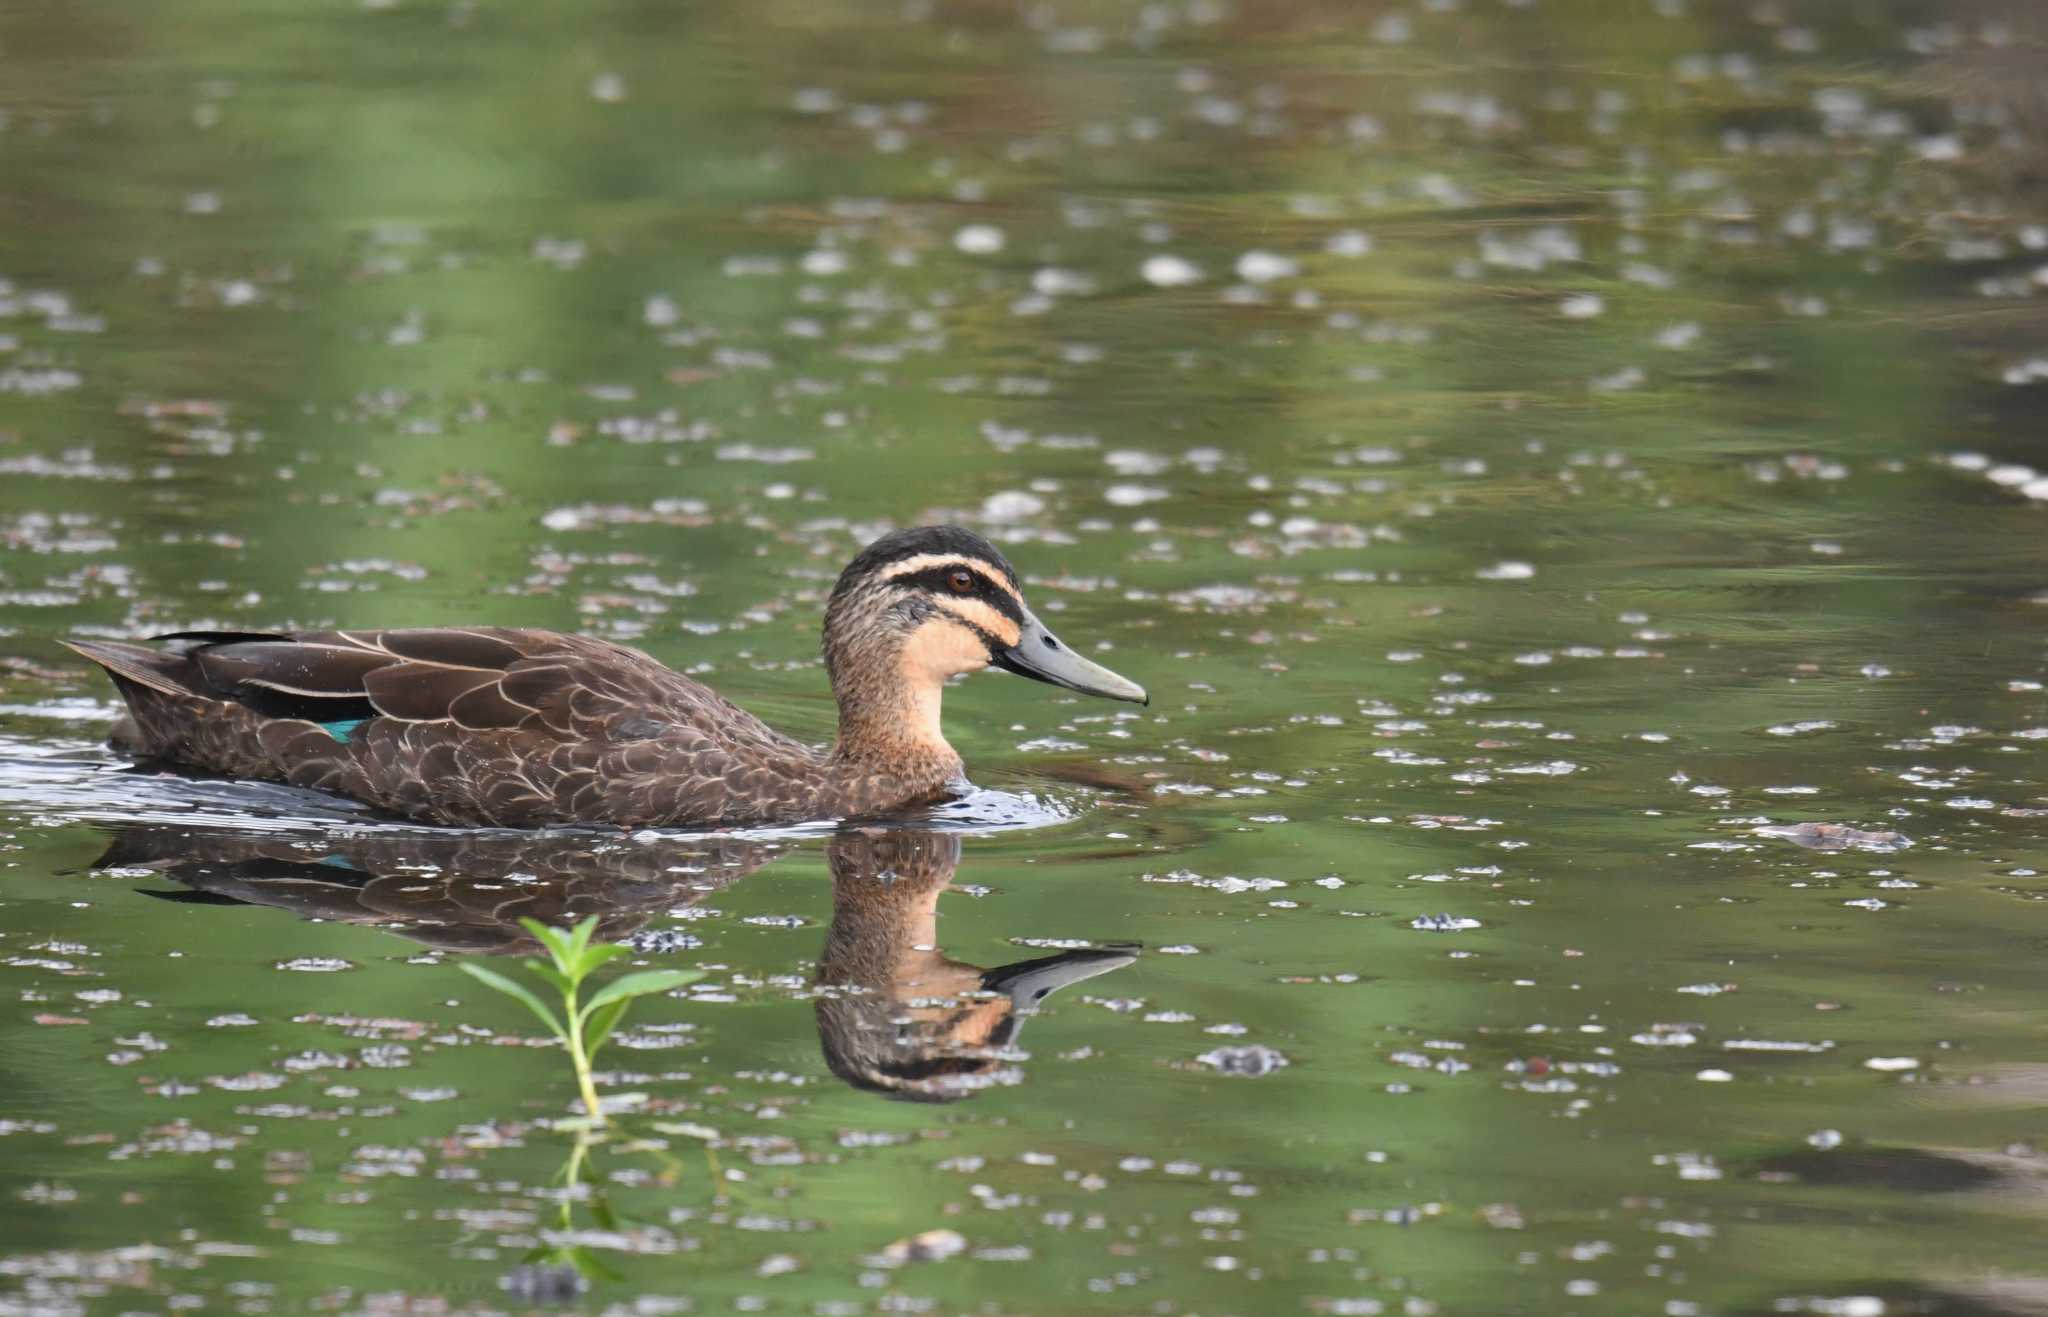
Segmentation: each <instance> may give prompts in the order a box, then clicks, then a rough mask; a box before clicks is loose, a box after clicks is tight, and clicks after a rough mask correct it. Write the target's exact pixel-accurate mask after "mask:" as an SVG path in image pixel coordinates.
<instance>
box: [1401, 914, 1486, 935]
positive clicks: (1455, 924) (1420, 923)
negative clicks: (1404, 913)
mask: <svg viewBox="0 0 2048 1317" xmlns="http://www.w3.org/2000/svg"><path fill="white" fill-rule="evenodd" d="M1408 927H1410V928H1413V929H1417V930H1419V931H1421V932H1424V933H1464V932H1469V931H1470V930H1472V929H1475V928H1478V927H1479V921H1478V920H1476V919H1470V918H1467V917H1466V916H1463V915H1448V914H1443V915H1422V916H1420V917H1418V918H1415V919H1411V920H1409V921H1408Z"/></svg>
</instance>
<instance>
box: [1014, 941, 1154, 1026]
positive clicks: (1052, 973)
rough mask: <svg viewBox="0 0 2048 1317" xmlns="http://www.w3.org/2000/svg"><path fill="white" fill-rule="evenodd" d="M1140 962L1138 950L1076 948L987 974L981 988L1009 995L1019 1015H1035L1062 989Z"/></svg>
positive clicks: (1115, 947)
mask: <svg viewBox="0 0 2048 1317" xmlns="http://www.w3.org/2000/svg"><path fill="white" fill-rule="evenodd" d="M1137 959H1138V949H1137V948H1136V947H1135V946H1130V945H1121V946H1106V947H1076V948H1075V949H1073V950H1071V951H1062V952H1060V953H1059V954H1058V955H1056V956H1041V957H1039V958H1038V959H1036V960H1020V961H1018V962H1017V963H1016V964H1014V965H1004V966H1001V967H1000V968H997V969H992V970H987V971H984V972H983V974H982V976H981V986H982V988H983V990H984V991H987V992H1002V993H1008V994H1009V997H1010V1004H1011V1006H1012V1007H1013V1008H1014V1009H1016V1010H1017V1011H1020V1012H1024V1011H1035V1010H1037V1009H1038V1007H1039V1006H1040V1004H1041V1003H1043V1002H1044V1001H1045V999H1046V998H1047V997H1050V996H1051V995H1052V994H1053V993H1055V992H1058V991H1059V990H1060V989H1061V988H1065V987H1069V986H1071V985H1073V984H1076V983H1081V982H1085V981H1086V980H1088V979H1092V978H1094V977H1096V976H1097V975H1098V974H1107V973H1109V972H1110V971H1112V970H1119V969H1122V968H1123V967H1124V966H1126V965H1129V964H1132V963H1134V962H1135V961H1136V960H1137Z"/></svg>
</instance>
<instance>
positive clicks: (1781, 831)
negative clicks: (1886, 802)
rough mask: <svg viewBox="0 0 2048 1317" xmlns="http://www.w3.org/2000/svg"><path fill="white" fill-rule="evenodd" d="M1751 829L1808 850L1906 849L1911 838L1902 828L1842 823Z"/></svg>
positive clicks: (1785, 825) (1793, 824)
mask: <svg viewBox="0 0 2048 1317" xmlns="http://www.w3.org/2000/svg"><path fill="white" fill-rule="evenodd" d="M1750 832H1752V833H1753V834H1755V835H1756V836H1759V837H1771V838H1775V839H1776V840H1778V841H1789V842H1791V843H1792V844H1793V845H1794V846H1804V847H1805V848H1806V849H1807V850H1810V851H1849V850H1855V851H1875V852H1877V853H1879V854H1887V853H1889V852H1892V851H1902V850H1905V849H1906V848H1907V847H1909V846H1911V845H1912V844H1913V839H1912V838H1910V837H1908V836H1906V835H1905V834H1904V833H1902V832H1882V831H1877V832H1866V831H1864V830H1863V829H1861V828H1852V827H1849V826H1848V825H1847V824H1843V823H1770V824H1766V825H1764V826H1763V827H1759V828H1751V829H1750Z"/></svg>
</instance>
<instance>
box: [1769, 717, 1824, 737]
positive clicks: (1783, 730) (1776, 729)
mask: <svg viewBox="0 0 2048 1317" xmlns="http://www.w3.org/2000/svg"><path fill="white" fill-rule="evenodd" d="M1834 728H1835V724H1834V723H1831V722H1828V721H1827V720H1825V719H1813V720H1811V721H1808V722H1797V723H1779V724H1777V725H1776V726H1773V727H1766V728H1764V730H1765V731H1766V732H1768V733H1770V734H1771V735H1772V736H1804V735H1806V734H1807V733H1809V732H1829V731H1833V730H1834Z"/></svg>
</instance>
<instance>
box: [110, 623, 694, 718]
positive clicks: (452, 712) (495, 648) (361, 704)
mask: <svg viewBox="0 0 2048 1317" xmlns="http://www.w3.org/2000/svg"><path fill="white" fill-rule="evenodd" d="M154 639H155V640H156V641H157V642H158V643H159V644H161V645H163V646H164V648H163V649H161V650H155V651H151V650H144V649H140V648H138V647H135V646H128V645H122V646H113V645H104V644H96V643H92V642H81V643H79V644H78V645H76V646H74V647H75V648H78V649H79V650H80V651H81V652H83V653H85V654H86V655H87V656H88V657H90V658H92V659H94V660H95V661H96V662H99V663H101V664H102V665H103V666H105V667H107V668H108V669H109V670H110V671H112V672H114V673H115V675H116V676H119V677H122V678H125V679H127V680H128V681H132V682H136V683H138V684H141V685H144V686H147V687H151V688H153V689H156V690H159V691H162V692H164V693H166V694H171V695H198V696H201V697H204V698H207V699H213V700H223V701H228V702H231V703H235V704H239V705H242V706H243V707H245V708H248V709H250V710H252V711H253V712H255V713H257V714H259V715H261V716H263V717H265V718H281V719H293V720H303V721H306V722H313V723H318V724H320V725H321V726H323V727H326V728H327V729H328V730H329V731H330V732H331V733H332V734H334V736H335V738H336V739H337V740H341V739H345V738H346V737H347V735H348V734H349V732H351V731H352V730H353V729H354V728H355V727H356V726H357V725H359V724H361V723H363V722H366V721H368V720H370V719H372V718H379V717H382V718H391V719H395V720H397V721H398V722H402V723H438V724H443V725H445V726H447V727H448V728H450V729H451V730H457V731H470V732H484V731H530V732H536V733H543V734H546V733H552V734H553V735H554V736H556V737H559V738H562V739H566V740H580V739H585V738H590V737H596V736H600V735H607V734H609V733H610V732H611V731H612V729H613V728H614V726H615V725H616V724H617V723H619V722H620V721H621V720H622V719H625V718H628V717H630V716H631V715H633V714H635V713H638V714H641V715H643V716H649V717H653V718H656V719H659V718H660V717H661V716H662V714H663V713H664V712H668V711H671V710H673V709H675V708H677V707H678V706H683V707H701V706H706V705H712V704H716V705H720V706H724V705H725V701H723V700H722V699H720V698H719V697H718V696H716V695H714V694H712V693H711V691H709V690H708V689H707V688H706V687H704V686H702V685H700V684H699V683H697V682H695V681H692V680H691V679H690V678H688V677H685V676H683V675H682V674H681V673H678V672H674V671H672V670H670V669H668V668H665V667H663V666H662V665H661V664H659V663H656V662H655V661H654V660H653V659H651V658H649V657H647V656H646V655H645V654H642V653H640V652H639V651H637V650H632V649H627V648H625V647H624V646H622V645H614V644H611V643H609V642H606V641H602V640H594V639H591V638H590V637H587V636H572V635H564V634H562V633H560V632H555V631H540V630H526V629H515V628H507V627H422V628H408V629H401V630H385V631H355V630H350V631H309V632H300V633H296V634H290V635H284V634H273V633H265V632H217V631H181V632H173V633H172V634H169V635H164V636H157V637H154ZM720 712H721V713H723V712H724V709H723V708H721V709H720Z"/></svg>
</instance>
